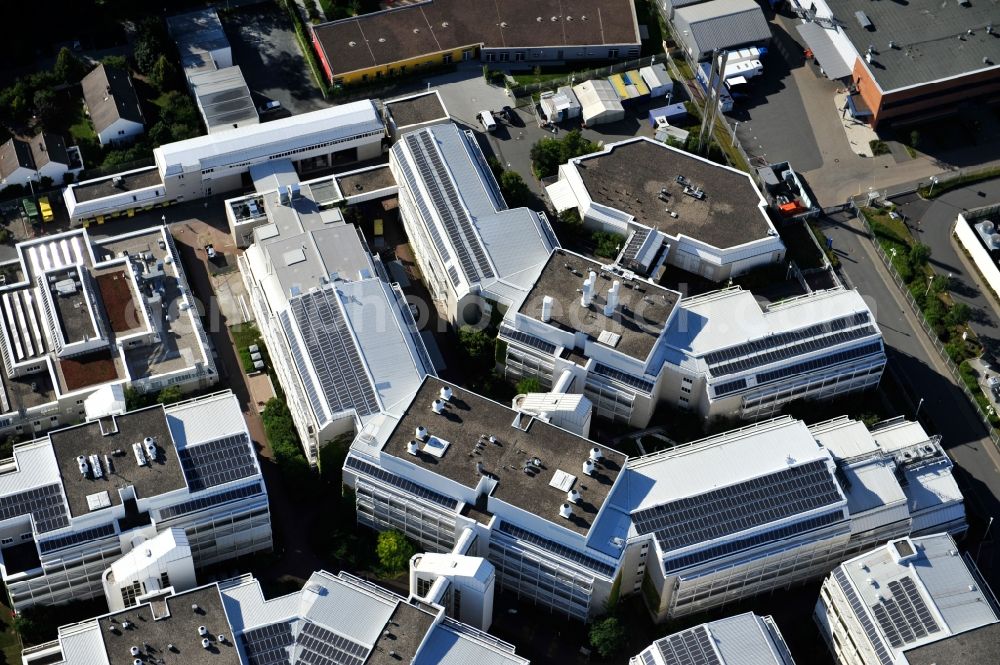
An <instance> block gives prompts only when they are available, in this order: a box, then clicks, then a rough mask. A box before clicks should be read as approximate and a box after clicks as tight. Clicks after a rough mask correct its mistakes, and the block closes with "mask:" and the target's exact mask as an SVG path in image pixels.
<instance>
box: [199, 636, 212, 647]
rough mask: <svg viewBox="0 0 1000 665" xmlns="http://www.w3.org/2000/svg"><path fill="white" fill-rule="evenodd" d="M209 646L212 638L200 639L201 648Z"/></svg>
mask: <svg viewBox="0 0 1000 665" xmlns="http://www.w3.org/2000/svg"><path fill="white" fill-rule="evenodd" d="M210 646H212V640H210V639H208V638H207V637H205V638H202V640H201V648H202V649H207V648H209V647H210Z"/></svg>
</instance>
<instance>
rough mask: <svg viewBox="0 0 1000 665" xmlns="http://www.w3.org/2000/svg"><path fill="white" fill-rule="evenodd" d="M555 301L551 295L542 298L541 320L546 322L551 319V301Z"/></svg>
mask: <svg viewBox="0 0 1000 665" xmlns="http://www.w3.org/2000/svg"><path fill="white" fill-rule="evenodd" d="M553 302H555V301H554V300H553V299H552V296H545V297H544V298H542V321H544V322H546V323H548V322H549V321H551V320H552V303H553Z"/></svg>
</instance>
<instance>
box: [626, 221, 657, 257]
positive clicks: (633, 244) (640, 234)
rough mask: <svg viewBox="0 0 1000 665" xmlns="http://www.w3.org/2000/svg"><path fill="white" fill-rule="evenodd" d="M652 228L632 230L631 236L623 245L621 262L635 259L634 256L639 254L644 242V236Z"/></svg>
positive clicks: (647, 235)
mask: <svg viewBox="0 0 1000 665" xmlns="http://www.w3.org/2000/svg"><path fill="white" fill-rule="evenodd" d="M651 232H652V229H646V228H642V229H638V230H636V231H633V232H632V237H631V238H629V241H628V243H627V244H626V245H625V251H624V252H623V253H622V263H625V264H632V263H633V262H634V261H635V257H636V256H638V255H639V250H640V249H642V244H643V243H644V242H646V238H648V237H649V234H650V233H651Z"/></svg>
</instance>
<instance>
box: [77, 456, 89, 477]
mask: <svg viewBox="0 0 1000 665" xmlns="http://www.w3.org/2000/svg"><path fill="white" fill-rule="evenodd" d="M76 463H77V465H79V467H80V473H81V474H83V475H84V476H86V475H87V471H88V469H89V467H88V466H87V458H86V457H84V456H83V455H80V456H79V457H77V458H76Z"/></svg>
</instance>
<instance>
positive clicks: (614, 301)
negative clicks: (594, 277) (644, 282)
mask: <svg viewBox="0 0 1000 665" xmlns="http://www.w3.org/2000/svg"><path fill="white" fill-rule="evenodd" d="M621 286H622V283H621V282H619V281H618V280H617V279H616V280H615V282H614V284H612V285H611V289H610V290H609V291H608V301H607V302H606V303H605V304H604V316H607V317H612V316H614V315H615V310H616V309H618V290H619V289H620V288H621Z"/></svg>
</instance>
